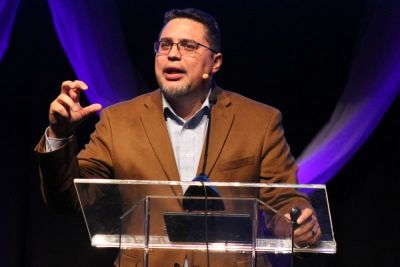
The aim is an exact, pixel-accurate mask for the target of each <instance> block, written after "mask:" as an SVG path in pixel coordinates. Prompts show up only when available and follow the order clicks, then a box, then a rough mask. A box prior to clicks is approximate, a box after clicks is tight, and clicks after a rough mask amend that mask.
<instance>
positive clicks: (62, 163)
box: [35, 110, 113, 210]
mask: <svg viewBox="0 0 400 267" xmlns="http://www.w3.org/2000/svg"><path fill="white" fill-rule="evenodd" d="M110 128H111V127H110V125H109V121H108V116H107V110H104V111H103V112H102V113H101V115H100V121H99V122H98V123H97V124H96V130H95V131H94V132H93V133H92V135H91V137H90V141H89V143H88V144H87V145H86V146H85V148H84V149H83V150H81V152H80V153H79V154H78V149H77V142H76V138H73V140H72V141H70V142H68V143H67V144H65V145H63V146H62V147H61V148H60V149H58V150H55V151H52V152H46V151H45V137H44V136H43V137H42V138H41V140H40V141H39V143H38V145H37V146H36V148H35V153H36V156H37V158H38V162H39V174H40V179H41V191H42V196H43V199H44V201H45V203H46V204H47V205H48V206H50V207H51V208H54V209H56V210H70V209H75V208H77V207H79V203H78V198H77V195H76V191H75V188H74V183H73V179H74V178H109V179H111V178H112V177H113V175H112V171H111V170H112V161H111V150H112V142H111V140H112V134H111V129H110Z"/></svg>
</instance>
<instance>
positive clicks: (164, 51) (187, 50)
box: [154, 40, 218, 56]
mask: <svg viewBox="0 0 400 267" xmlns="http://www.w3.org/2000/svg"><path fill="white" fill-rule="evenodd" d="M174 45H176V48H177V49H178V51H179V53H181V55H182V56H193V55H195V54H196V51H197V49H199V47H200V46H201V47H204V48H207V49H208V50H210V51H211V52H213V53H218V52H217V51H215V50H214V49H212V48H210V47H208V46H205V45H202V44H200V43H198V42H196V41H193V40H182V41H179V42H178V43H174V42H171V41H169V40H161V41H158V42H155V43H154V52H156V53H157V54H159V55H168V54H169V52H170V51H171V49H172V46H174Z"/></svg>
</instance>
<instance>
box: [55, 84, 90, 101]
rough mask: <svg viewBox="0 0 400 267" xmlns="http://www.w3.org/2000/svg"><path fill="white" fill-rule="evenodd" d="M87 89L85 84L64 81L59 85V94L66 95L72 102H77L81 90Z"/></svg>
mask: <svg viewBox="0 0 400 267" xmlns="http://www.w3.org/2000/svg"><path fill="white" fill-rule="evenodd" d="M86 89H88V86H87V85H86V83H84V82H82V81H79V80H75V81H64V82H63V83H62V84H61V93H63V94H66V95H68V96H69V97H71V99H72V100H73V101H74V102H78V101H79V95H80V92H81V91H82V90H86Z"/></svg>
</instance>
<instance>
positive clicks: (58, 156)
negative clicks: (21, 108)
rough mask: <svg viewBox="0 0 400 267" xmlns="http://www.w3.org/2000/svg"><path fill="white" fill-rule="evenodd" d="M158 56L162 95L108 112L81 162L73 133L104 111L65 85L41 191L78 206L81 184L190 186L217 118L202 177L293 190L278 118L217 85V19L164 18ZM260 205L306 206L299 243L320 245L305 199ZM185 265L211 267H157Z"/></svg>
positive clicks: (192, 261)
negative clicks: (77, 180)
mask: <svg viewBox="0 0 400 267" xmlns="http://www.w3.org/2000/svg"><path fill="white" fill-rule="evenodd" d="M154 49H155V52H156V55H155V74H156V77H157V81H158V84H159V86H160V89H158V90H155V91H153V92H151V93H148V94H145V95H142V96H139V97H136V98H134V99H132V100H129V101H126V102H122V103H119V104H116V105H114V106H111V107H109V108H107V109H104V110H103V111H102V113H101V117H100V121H99V122H98V124H97V125H96V130H95V132H94V133H93V134H92V135H91V139H90V142H89V144H87V145H86V147H85V148H84V149H83V150H82V151H80V153H79V154H78V155H77V156H76V151H75V147H76V145H75V140H74V135H73V131H74V128H75V126H76V125H78V124H79V123H81V122H82V121H83V120H84V119H85V118H86V117H88V116H90V115H91V114H93V113H95V112H97V111H99V110H100V109H101V106H100V105H99V104H92V105H90V106H87V107H82V106H81V105H80V103H79V96H80V93H81V91H84V90H87V89H88V86H87V85H86V84H85V83H84V82H82V81H66V82H63V84H62V86H61V93H60V95H59V96H58V97H57V98H56V99H55V100H54V101H53V102H52V103H51V105H50V110H49V121H50V126H49V127H48V129H47V130H46V134H45V136H44V137H43V138H42V140H41V141H40V143H39V144H38V146H37V148H36V151H37V152H38V155H39V160H40V171H41V178H42V191H43V195H44V198H45V200H46V201H47V202H48V203H49V204H50V205H55V206H62V207H65V206H68V205H71V204H74V203H73V201H74V200H75V201H76V197H75V196H74V188H73V180H72V179H73V178H74V177H101V178H109V179H111V178H114V179H154V177H158V178H159V179H165V180H183V181H188V180H189V181H190V180H192V179H193V178H194V177H195V176H196V175H198V174H199V173H200V172H201V171H202V166H203V160H204V157H203V155H204V153H205V151H204V150H205V149H204V145H205V138H206V132H207V127H208V124H209V121H208V118H209V116H207V115H208V113H209V111H210V110H212V111H211V123H210V124H211V125H212V126H213V127H211V129H210V139H209V149H208V159H207V162H206V168H205V170H204V171H205V174H207V175H208V176H209V177H210V178H211V180H212V181H226V182H229V181H235V182H254V183H255V182H260V181H261V182H268V183H296V171H297V166H296V164H295V161H294V159H293V157H292V156H291V154H290V151H289V147H288V145H287V144H286V141H285V139H284V135H283V129H282V126H281V115H280V113H279V111H277V110H276V109H274V108H272V107H270V106H267V105H264V104H261V103H258V102H255V101H253V100H250V99H247V98H245V97H243V96H240V95H238V94H235V93H232V92H229V91H225V90H222V89H221V88H220V87H218V86H216V85H215V84H214V82H213V77H214V75H215V74H216V73H217V72H218V70H219V69H220V67H221V64H222V54H221V53H220V33H219V28H218V25H217V22H216V21H215V19H214V18H213V17H211V16H210V15H208V14H206V13H205V12H202V11H200V10H196V9H184V10H171V11H169V12H167V13H166V14H165V17H164V27H163V29H162V30H161V32H160V35H159V39H158V41H157V42H156V43H155V44H154ZM214 102H215V103H214ZM260 197H261V198H262V199H263V200H264V201H266V202H267V203H269V204H270V205H272V206H273V207H275V208H276V209H278V210H279V211H281V212H283V213H284V214H286V216H288V215H287V214H288V212H289V209H290V208H291V207H293V206H299V207H300V208H301V209H302V212H301V215H300V217H299V219H298V221H297V223H298V224H299V226H298V228H297V229H296V231H295V240H296V242H297V243H298V244H305V245H308V244H314V243H315V242H317V241H318V240H319V238H320V234H321V231H320V228H319V225H318V222H317V219H316V218H315V216H314V215H313V210H312V208H311V206H310V203H309V202H308V200H307V198H305V197H304V196H302V195H301V194H298V193H296V192H290V194H286V195H285V194H282V192H280V193H279V192H276V191H268V192H267V191H265V192H262V193H261V196H260ZM218 260H220V261H218ZM218 260H217V261H216V263H215V264H214V265H213V264H212V266H238V263H237V261H236V259H232V258H231V257H229V256H228V257H227V256H226V255H221V259H218ZM120 263H121V266H128V265H129V266H137V265H140V264H143V259H142V257H141V254H140V252H135V251H133V252H132V251H131V252H127V251H123V252H121V255H120ZM184 264H188V265H189V266H206V265H205V263H204V259H199V257H197V258H196V257H195V256H193V257H191V256H188V255H187V254H185V252H184V251H183V252H182V251H181V252H177V253H176V255H175V257H174V258H172V259H171V258H170V257H169V258H166V257H163V256H155V257H153V258H152V259H151V260H150V266H184ZM243 266H244V265H243ZM246 266H247V265H246Z"/></svg>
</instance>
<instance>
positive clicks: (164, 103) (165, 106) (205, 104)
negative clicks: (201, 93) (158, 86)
mask: <svg viewBox="0 0 400 267" xmlns="http://www.w3.org/2000/svg"><path fill="white" fill-rule="evenodd" d="M210 95H211V88H210V90H209V91H208V94H207V98H206V100H204V102H203V105H201V107H200V108H199V109H198V110H197V111H196V113H195V114H194V115H193V116H192V117H191V118H189V119H188V120H187V121H189V120H191V119H192V118H193V117H194V116H196V115H197V113H199V112H200V111H201V110H204V109H205V108H204V107H207V110H209V109H210V101H209V98H210ZM161 97H162V106H163V111H164V116H165V119H167V116H166V110H167V109H168V110H169V111H167V112H168V113H172V114H173V115H174V116H173V117H176V118H178V119H179V120H180V121H182V122H186V121H185V120H184V119H182V118H181V117H179V116H178V115H177V114H176V113H175V111H174V110H173V108H172V107H171V105H170V104H169V103H168V100H167V99H166V98H165V97H164V94H163V93H161Z"/></svg>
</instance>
